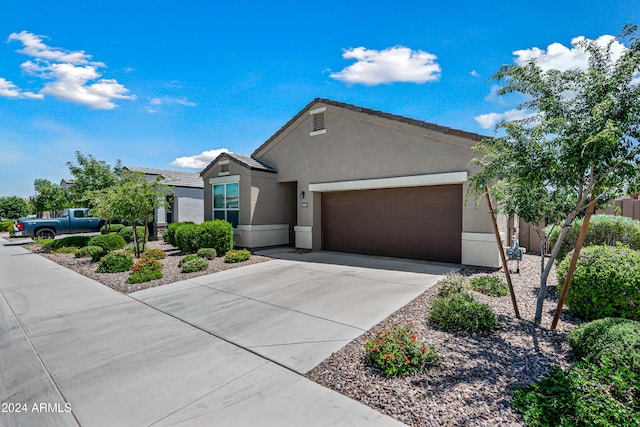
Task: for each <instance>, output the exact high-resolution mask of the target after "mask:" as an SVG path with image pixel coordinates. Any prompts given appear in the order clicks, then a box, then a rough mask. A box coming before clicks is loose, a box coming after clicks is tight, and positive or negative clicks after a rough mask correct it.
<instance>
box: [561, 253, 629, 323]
mask: <svg viewBox="0 0 640 427" xmlns="http://www.w3.org/2000/svg"><path fill="white" fill-rule="evenodd" d="M570 258H571V256H570V255H567V257H566V258H565V259H564V260H563V261H562V262H561V263H560V264H559V265H558V271H557V274H558V283H559V285H558V292H560V291H561V290H562V286H563V284H564V279H565V276H566V273H567V270H568V268H569V263H570ZM566 304H567V307H569V311H570V312H571V313H573V314H575V315H576V316H579V317H581V318H582V319H585V320H595V319H601V318H603V317H622V318H625V319H633V320H640V252H638V251H634V250H632V249H630V248H629V247H628V246H623V245H620V244H619V245H617V246H616V247H610V246H588V247H585V248H583V249H582V250H581V251H580V257H579V258H578V263H577V265H576V271H575V273H574V276H573V280H572V281H571V286H570V287H569V292H568V293H567V299H566Z"/></svg>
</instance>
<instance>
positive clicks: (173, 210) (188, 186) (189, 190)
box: [123, 166, 204, 233]
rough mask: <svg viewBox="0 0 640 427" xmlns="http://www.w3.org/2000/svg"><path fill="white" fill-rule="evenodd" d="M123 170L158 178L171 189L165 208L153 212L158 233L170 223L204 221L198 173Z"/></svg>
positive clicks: (127, 168)
mask: <svg viewBox="0 0 640 427" xmlns="http://www.w3.org/2000/svg"><path fill="white" fill-rule="evenodd" d="M123 169H126V170H130V171H132V172H141V173H144V174H146V175H147V177H148V178H149V179H151V180H155V179H156V177H157V176H160V177H162V183H163V184H166V185H169V186H171V187H172V188H173V194H171V195H168V196H167V205H166V207H163V208H159V209H156V211H155V212H154V226H155V229H156V230H157V231H158V232H159V233H162V232H163V231H164V229H165V228H166V227H167V225H168V224H171V223H172V222H195V223H201V222H202V221H203V220H204V194H203V187H204V183H203V181H202V178H201V177H200V175H199V174H198V173H195V172H181V171H173V170H165V169H153V168H142V167H137V166H125V167H124V168H123Z"/></svg>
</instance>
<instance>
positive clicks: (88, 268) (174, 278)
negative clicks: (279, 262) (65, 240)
mask: <svg viewBox="0 0 640 427" xmlns="http://www.w3.org/2000/svg"><path fill="white" fill-rule="evenodd" d="M26 247H27V248H28V249H29V250H31V251H33V252H36V253H39V254H40V255H42V256H44V257H46V258H49V259H50V260H52V261H54V262H56V263H58V264H60V265H63V266H65V267H67V268H69V269H71V270H73V271H76V272H78V273H80V274H82V275H83V276H87V277H89V278H91V279H94V280H96V281H98V282H100V283H102V284H104V285H107V286H109V287H110V288H112V289H115V290H116V291H118V292H122V293H123V294H128V293H130V292H135V291H139V290H142V289H147V288H153V287H155V286H161V285H166V284H169V283H174V282H179V281H181V280H187V279H190V278H192V277H197V276H203V275H205V274H211V273H216V272H218V271H224V270H229V269H231V268H238V267H242V266H245V265H249V264H256V263H259V262H265V261H269V260H270V259H271V258H269V257H264V256H259V255H252V256H251V258H250V259H249V260H248V261H243V262H239V263H234V264H227V263H225V262H224V257H216V258H215V259H213V260H211V261H207V262H208V263H209V267H208V268H207V269H206V270H204V271H197V272H194V273H182V272H181V271H180V267H178V262H180V259H181V258H182V257H183V256H184V255H183V254H182V253H181V252H180V251H179V250H178V249H176V248H174V247H173V246H171V245H169V244H167V243H164V242H163V241H160V240H158V241H151V242H148V243H147V248H149V249H154V248H155V249H161V250H163V251H165V253H166V254H167V257H166V258H165V259H161V260H159V261H160V263H162V264H163V265H164V267H163V268H162V274H163V277H162V278H160V279H157V280H152V281H149V282H144V283H136V284H127V283H125V281H126V280H127V278H128V277H129V272H124V273H96V268H97V267H98V263H97V262H91V259H90V258H76V257H75V256H74V255H73V254H54V253H51V251H49V250H42V249H40V247H39V246H38V245H33V244H30V245H27V246H26Z"/></svg>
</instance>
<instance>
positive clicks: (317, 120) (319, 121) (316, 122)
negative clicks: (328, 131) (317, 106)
mask: <svg viewBox="0 0 640 427" xmlns="http://www.w3.org/2000/svg"><path fill="white" fill-rule="evenodd" d="M322 129H324V113H318V114H314V115H313V131H314V132H317V131H319V130H322Z"/></svg>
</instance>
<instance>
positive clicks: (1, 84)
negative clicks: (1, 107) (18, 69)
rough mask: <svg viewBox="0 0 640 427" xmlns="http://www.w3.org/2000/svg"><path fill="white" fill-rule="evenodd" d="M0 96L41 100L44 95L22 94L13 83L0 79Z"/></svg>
mask: <svg viewBox="0 0 640 427" xmlns="http://www.w3.org/2000/svg"><path fill="white" fill-rule="evenodd" d="M0 96H4V97H5V98H15V99H19V98H28V99H43V98H44V95H42V94H40V93H33V92H24V91H22V90H20V88H18V86H16V85H15V84H13V82H10V81H9V80H6V79H3V78H2V77H0Z"/></svg>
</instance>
